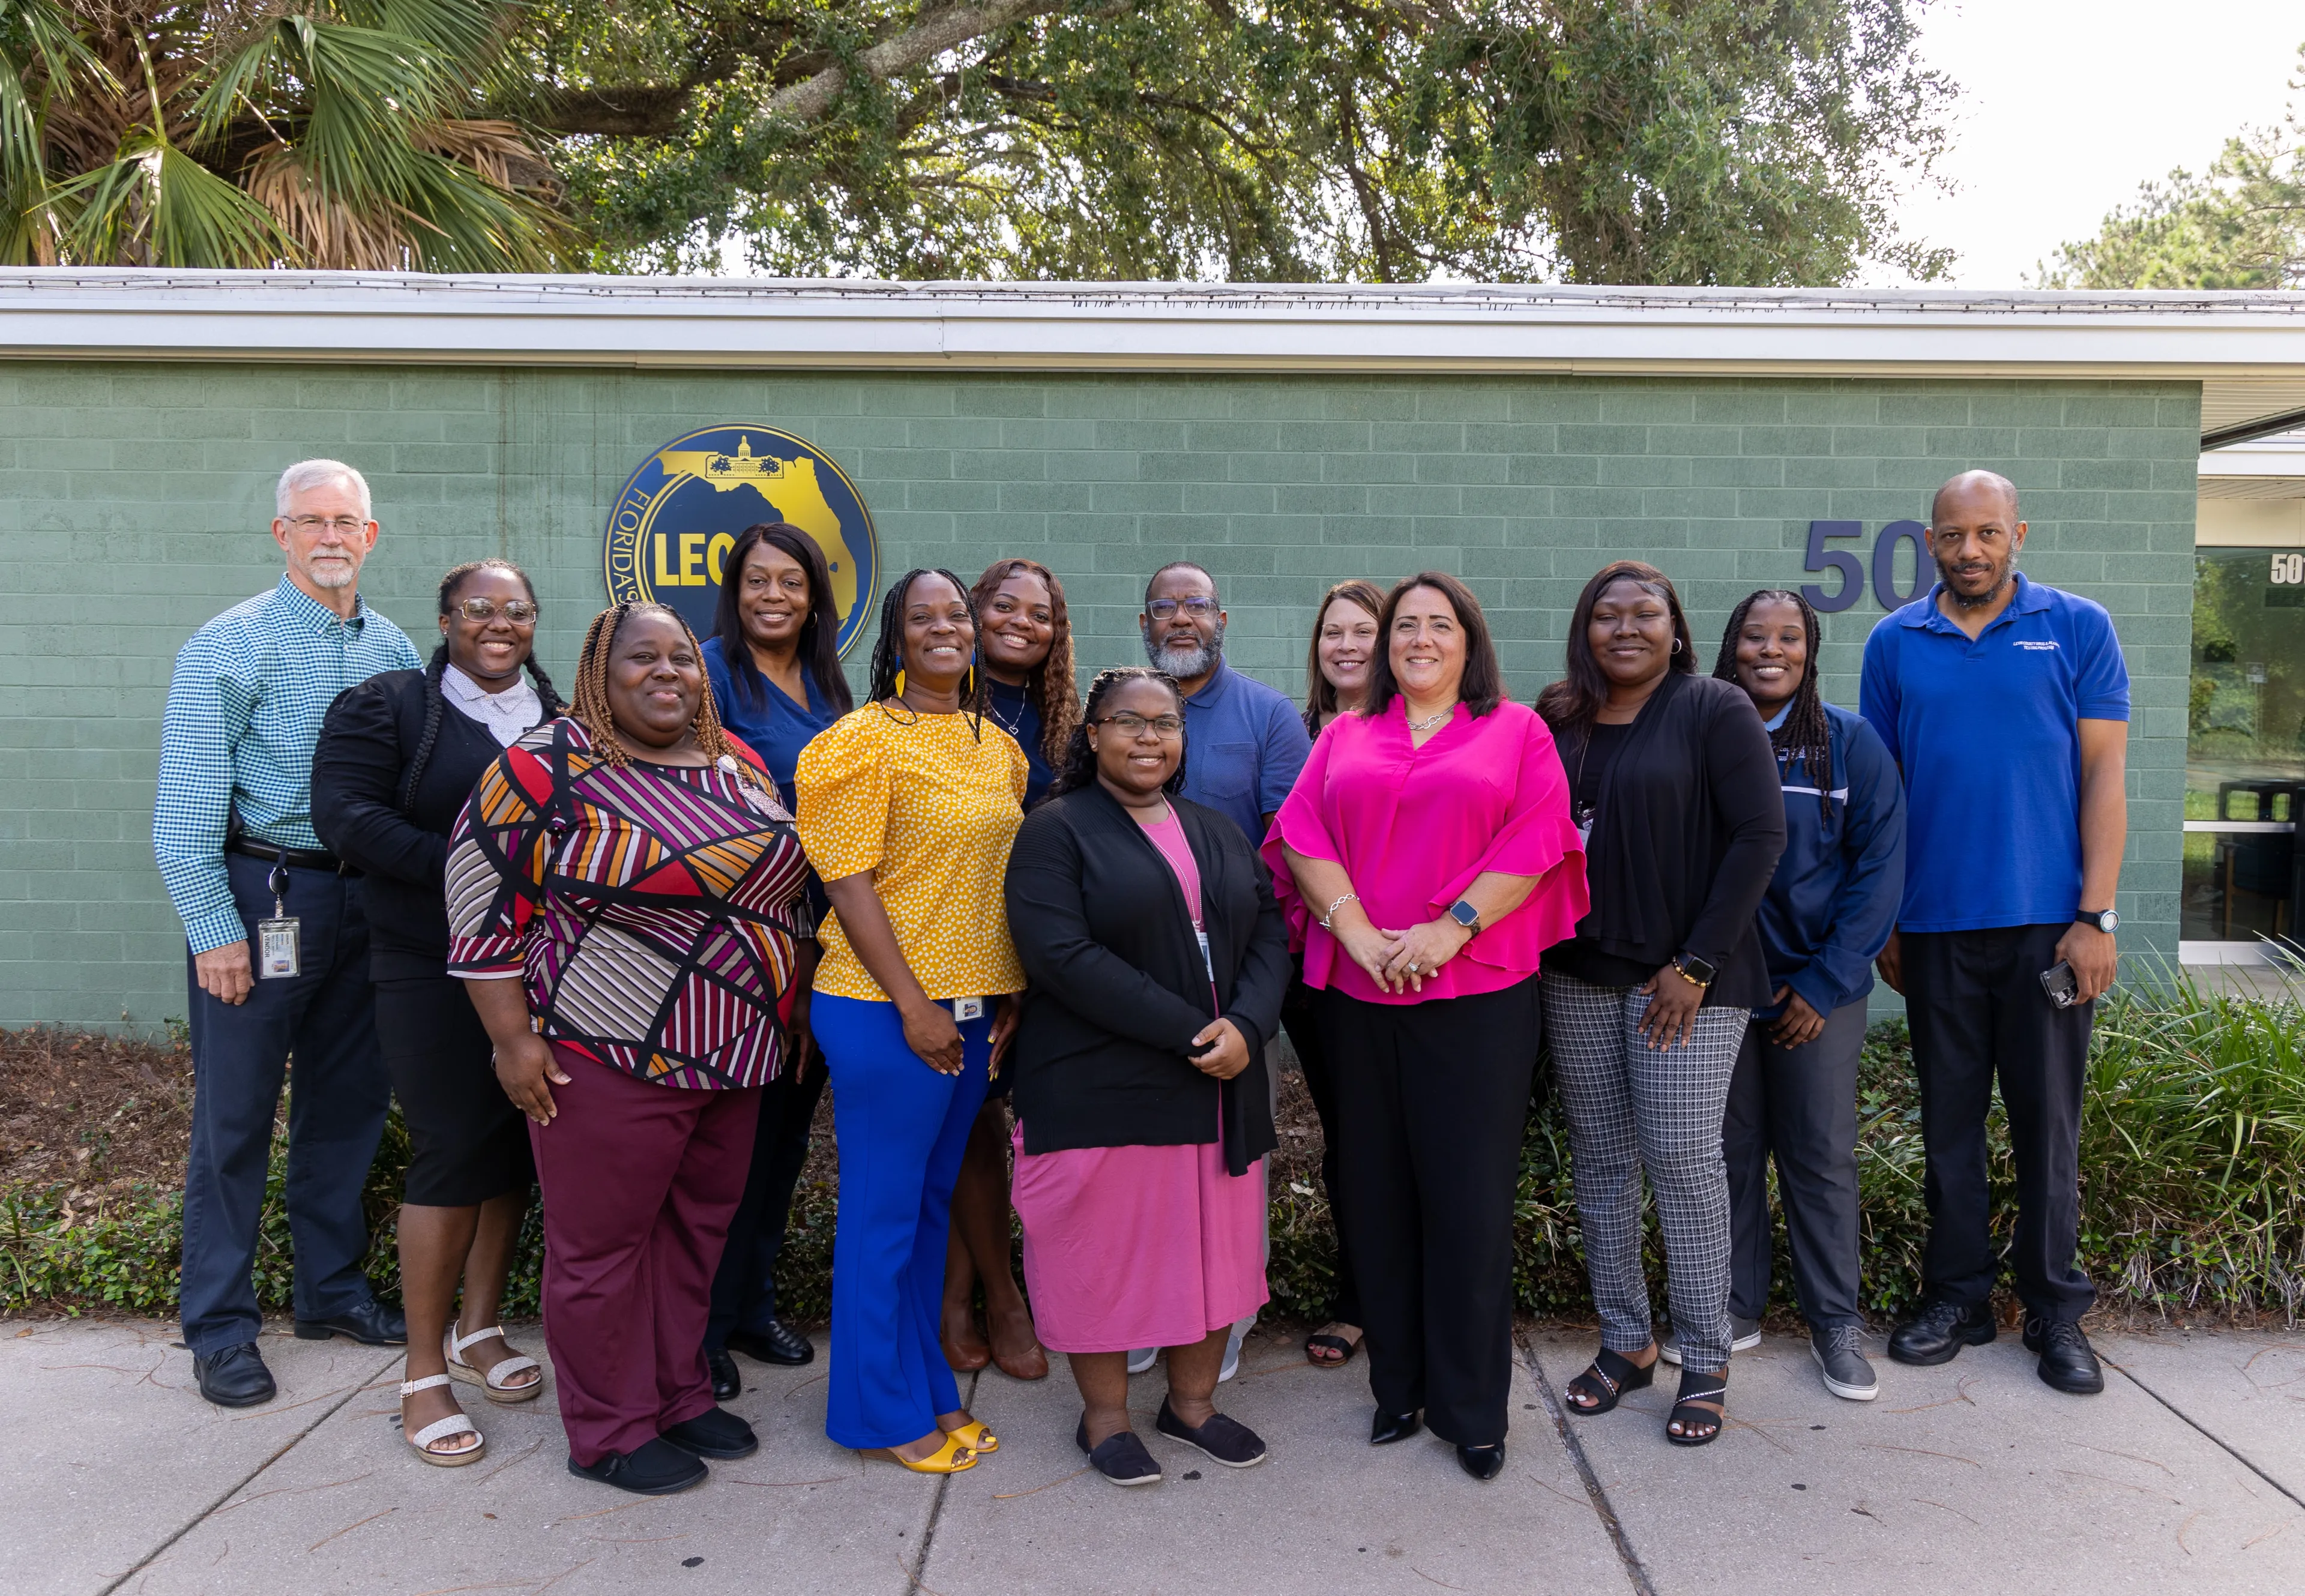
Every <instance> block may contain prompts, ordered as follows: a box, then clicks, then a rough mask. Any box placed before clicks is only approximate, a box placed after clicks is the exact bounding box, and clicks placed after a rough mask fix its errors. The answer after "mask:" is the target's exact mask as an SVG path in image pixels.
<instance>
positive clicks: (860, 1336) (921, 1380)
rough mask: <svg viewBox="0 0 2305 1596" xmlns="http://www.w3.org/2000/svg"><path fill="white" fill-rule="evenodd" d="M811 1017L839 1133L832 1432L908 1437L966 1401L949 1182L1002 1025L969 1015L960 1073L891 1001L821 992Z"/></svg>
mask: <svg viewBox="0 0 2305 1596" xmlns="http://www.w3.org/2000/svg"><path fill="white" fill-rule="evenodd" d="M987 1008H988V1011H989V1009H990V1005H988V1006H987ZM809 1026H810V1029H811V1030H812V1031H815V1033H816V1041H817V1045H818V1046H819V1047H820V1048H823V1049H824V1059H825V1063H826V1064H827V1065H829V1066H830V1068H831V1075H832V1123H833V1129H834V1132H835V1133H836V1134H837V1135H838V1137H839V1141H840V1218H839V1224H838V1227H837V1228H836V1229H835V1231H834V1233H833V1252H832V1358H831V1362H832V1369H831V1373H830V1376H829V1391H828V1393H827V1396H826V1401H825V1414H824V1432H825V1434H827V1435H829V1436H830V1437H831V1438H832V1439H834V1440H835V1441H837V1442H838V1443H839V1444H840V1445H842V1446H844V1447H897V1446H902V1445H903V1444H904V1443H905V1442H906V1441H915V1440H918V1439H921V1438H922V1437H923V1436H924V1435H927V1434H929V1433H930V1432H931V1431H932V1430H935V1429H936V1427H937V1422H936V1416H937V1415H938V1414H939V1413H951V1412H952V1411H953V1410H954V1409H956V1408H957V1407H958V1406H959V1405H960V1387H959V1386H958V1385H957V1383H956V1382H955V1381H954V1380H953V1378H952V1368H951V1366H950V1365H949V1364H948V1363H946V1362H945V1361H944V1353H943V1350H942V1348H941V1347H940V1346H939V1345H938V1342H937V1329H938V1320H939V1316H940V1312H941V1310H942V1307H943V1303H944V1259H945V1243H946V1236H947V1235H948V1231H949V1228H950V1226H951V1219H952V1188H953V1183H954V1182H955V1181H957V1180H958V1179H959V1178H960V1156H961V1154H962V1152H963V1151H965V1150H966V1148H967V1146H968V1132H969V1127H970V1126H971V1125H974V1123H975V1122H976V1111H977V1109H978V1108H982V1106H983V1103H984V1089H985V1084H986V1075H987V1074H988V1072H989V1069H990V1067H991V1061H992V1040H991V1035H992V1023H991V1017H990V1014H989V1012H988V1014H987V1016H986V1017H984V1018H982V1019H975V1020H968V1021H965V1022H963V1023H962V1024H961V1027H960V1036H961V1042H962V1058H963V1064H962V1068H961V1072H960V1074H957V1075H946V1074H939V1073H938V1072H937V1071H935V1070H932V1069H931V1068H930V1067H929V1066H928V1065H926V1064H923V1062H922V1061H921V1057H920V1055H919V1054H917V1053H915V1052H914V1051H913V1050H912V1048H909V1047H907V1046H906V1043H905V1027H904V1022H903V1021H901V1020H899V1019H898V1018H897V1006H896V1005H895V1004H893V1003H868V1002H865V1001H863V1000H862V999H859V998H855V997H833V996H831V995H830V994H829V993H825V992H819V993H817V994H816V995H815V996H814V997H812V999H811V1000H810V1005H809Z"/></svg>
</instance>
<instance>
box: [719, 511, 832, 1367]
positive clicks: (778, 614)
mask: <svg viewBox="0 0 2305 1596" xmlns="http://www.w3.org/2000/svg"><path fill="white" fill-rule="evenodd" d="M721 569H722V572H723V573H724V574H723V576H722V578H721V582H720V607H719V613H718V614H717V615H715V616H714V617H713V635H712V636H711V637H710V638H708V639H706V640H705V643H704V670H705V675H707V676H708V677H709V678H710V681H711V684H712V702H713V705H714V707H715V708H716V709H718V710H719V715H720V724H721V725H722V726H724V727H726V728H727V730H728V731H729V732H731V733H733V734H735V735H736V736H737V737H739V738H741V739H742V740H743V741H744V743H745V744H746V746H748V747H750V748H751V749H752V751H753V752H754V753H757V754H759V755H760V756H761V763H762V764H764V765H766V766H767V767H768V771H769V775H770V777H772V778H774V780H775V782H776V784H777V792H778V794H780V795H781V796H782V798H783V799H784V805H785V808H786V809H787V811H789V810H791V809H792V808H793V770H794V768H795V766H797V765H798V764H799V762H800V751H801V750H802V749H804V748H805V747H807V746H808V743H809V740H810V739H811V738H812V737H814V736H815V735H816V734H818V733H819V732H821V731H822V730H823V729H824V728H825V727H827V726H830V725H831V724H832V723H833V722H834V721H836V720H838V719H839V718H840V717H842V716H843V715H846V713H848V711H849V709H852V708H853V707H854V703H853V700H852V699H851V696H850V694H849V691H848V681H847V678H846V677H845V676H843V675H841V672H840V651H839V649H838V646H837V640H838V636H839V632H840V615H839V612H838V610H837V609H835V608H834V607H833V601H832V573H831V571H830V570H829V568H828V567H827V566H826V565H825V562H824V553H823V551H822V550H821V549H820V548H817V546H816V540H815V539H812V538H811V537H810V536H809V535H808V534H807V533H806V532H804V531H801V530H800V529H799V528H798V527H796V526H790V525H787V524H786V523H785V522H764V523H762V524H761V525H759V526H748V527H746V528H745V529H744V531H741V532H739V533H737V534H736V546H735V547H734V548H731V549H729V551H728V557H727V562H726V563H725V564H724V565H722V567H721ZM809 901H810V905H811V907H812V910H813V911H814V913H815V915H816V916H820V917H821V915H822V914H823V913H824V906H825V905H824V888H823V887H821V886H820V885H819V884H818V883H817V882H816V881H815V880H814V879H811V880H810V882H809ZM816 959H817V947H816V944H815V943H814V942H812V941H811V942H804V943H803V944H802V945H801V952H800V960H801V971H800V980H799V982H798V989H799V992H800V997H799V1000H798V1002H799V1006H797V1007H796V1008H795V1011H794V1014H793V1032H794V1035H795V1039H796V1040H797V1041H798V1043H799V1046H798V1048H796V1049H795V1052H794V1054H793V1057H794V1060H795V1062H794V1066H793V1068H791V1069H789V1070H787V1071H786V1072H785V1073H784V1074H780V1075H778V1077H777V1078H776V1079H775V1080H774V1081H772V1082H770V1083H769V1084H768V1085H767V1086H766V1087H764V1088H762V1089H761V1125H760V1130H759V1132H758V1133H756V1134H755V1135H754V1137H753V1166H752V1171H751V1173H750V1174H749V1175H748V1176H746V1177H745V1180H744V1197H743V1199H742V1200H741V1201H739V1202H738V1203H737V1205H736V1214H735V1216H734V1217H733V1218H731V1219H730V1220H729V1222H728V1244H727V1247H726V1249H725V1250H724V1251H723V1252H721V1254H720V1266H719V1270H718V1271H717V1272H716V1273H715V1274H714V1276H713V1278H712V1314H711V1317H710V1319H709V1320H707V1321H706V1323H705V1327H704V1358H705V1362H706V1363H707V1364H708V1365H709V1366H710V1370H711V1374H712V1395H713V1397H714V1399H715V1400H716V1401H721V1402H726V1401H727V1400H728V1399H729V1398H730V1397H732V1396H736V1394H737V1393H738V1392H740V1391H741V1390H743V1389H744V1380H743V1378H742V1376H740V1375H739V1374H738V1373H737V1371H736V1359H735V1358H733V1357H732V1356H730V1355H729V1354H730V1352H731V1349H734V1350H735V1351H736V1352H741V1353H743V1354H744V1355H745V1356H747V1357H750V1358H755V1359H758V1360H759V1361H760V1362H761V1363H785V1364H791V1363H808V1362H809V1361H810V1360H811V1359H812V1358H814V1357H815V1356H816V1349H815V1347H814V1346H812V1345H810V1343H809V1340H808V1337H805V1336H804V1335H802V1334H800V1333H799V1332H798V1331H797V1330H795V1329H790V1328H789V1327H787V1325H786V1324H785V1323H784V1321H783V1320H779V1319H778V1317H777V1295H776V1280H775V1272H774V1271H775V1269H776V1261H777V1253H778V1250H779V1249H780V1248H782V1247H783V1245H784V1239H785V1221H786V1219H787V1217H788V1216H789V1215H790V1214H791V1212H792V1198H793V1187H794V1186H795V1184H798V1183H799V1180H800V1171H801V1166H802V1164H803V1163H804V1162H805V1161H806V1160H807V1158H808V1130H809V1125H810V1122H811V1121H812V1120H813V1119H814V1118H815V1117H816V1103H817V1099H818V1098H820V1097H821V1096H822V1095H823V1092H824V1069H823V1066H822V1065H821V1062H819V1061H817V1060H815V1059H813V1058H812V1054H813V1052H814V1051H815V1049H814V1048H813V1046H812V1044H811V1043H810V1041H809V1039H808V1010H807V1003H808V988H809V982H810V981H811V979H812V977H813V976H814V974H815V971H816Z"/></svg>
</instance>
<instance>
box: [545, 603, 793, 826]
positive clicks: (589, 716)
mask: <svg viewBox="0 0 2305 1596" xmlns="http://www.w3.org/2000/svg"><path fill="white" fill-rule="evenodd" d="M634 615H665V616H668V617H669V618H670V620H671V621H672V624H674V625H676V626H677V627H679V628H680V632H681V635H682V636H683V637H685V638H686V639H687V640H688V646H689V647H690V648H691V649H693V650H695V653H696V658H697V671H698V674H699V675H702V674H703V660H704V650H703V648H702V645H701V644H699V643H698V642H697V641H696V633H695V632H694V631H693V630H692V629H691V628H690V626H689V624H688V623H687V622H686V621H685V620H684V619H683V618H682V616H681V614H680V612H679V611H678V610H676V609H674V608H673V607H671V606H670V605H666V604H642V603H637V602H634V601H633V600H631V599H626V600H625V602H623V603H621V604H613V605H610V606H609V607H608V608H607V609H604V610H602V611H601V612H600V614H599V615H594V616H593V617H592V624H591V625H590V626H588V627H586V628H585V629H584V647H583V649H581V650H580V651H579V652H578V654H577V656H576V688H575V692H576V701H575V704H574V707H573V708H572V709H571V710H570V713H571V714H572V715H573V716H574V717H575V719H576V720H577V721H578V722H579V723H580V724H581V725H582V726H583V728H584V729H585V730H586V731H587V732H589V733H591V740H592V752H593V754H594V755H595V757H597V758H599V759H600V760H602V761H603V762H605V763H606V764H608V766H610V767H611V768H615V769H618V770H622V769H623V768H625V766H626V765H627V764H628V763H629V762H630V761H631V757H632V756H631V755H630V754H628V753H626V752H625V745H624V743H623V742H622V741H621V740H619V739H618V737H617V717H616V714H615V712H614V711H613V710H612V709H609V707H608V656H609V654H610V653H611V652H613V651H614V650H615V649H616V646H617V632H619V631H621V630H622V629H623V627H624V624H625V621H626V620H628V619H630V618H631V617H632V616H634ZM702 686H703V689H704V693H703V697H702V699H701V700H698V702H697V705H696V716H695V718H693V720H691V721H690V722H689V723H688V726H689V729H690V730H691V731H692V732H693V733H694V734H696V745H697V747H699V748H700V749H702V750H703V751H704V757H705V758H706V759H708V760H711V761H712V762H713V763H714V764H716V765H717V764H719V762H720V760H724V759H727V760H734V761H735V763H736V779H737V780H738V781H740V782H742V783H744V785H748V786H754V787H762V788H764V789H765V786H766V784H765V782H764V781H763V779H762V777H761V773H760V772H759V771H758V770H756V769H754V768H753V762H752V761H751V760H747V759H745V758H744V757H743V756H742V755H740V754H738V753H737V752H736V748H735V746H734V745H733V744H732V743H731V742H730V740H729V736H728V734H727V731H726V730H725V729H724V728H723V727H722V726H721V725H720V711H719V708H718V707H717V706H716V705H715V704H714V703H713V701H712V682H711V678H710V676H706V678H705V680H704V682H703V683H702Z"/></svg>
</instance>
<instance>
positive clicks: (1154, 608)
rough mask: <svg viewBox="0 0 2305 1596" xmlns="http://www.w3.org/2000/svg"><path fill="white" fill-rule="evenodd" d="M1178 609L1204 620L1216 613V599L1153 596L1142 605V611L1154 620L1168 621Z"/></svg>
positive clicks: (1196, 619) (1173, 617) (1172, 618)
mask: <svg viewBox="0 0 2305 1596" xmlns="http://www.w3.org/2000/svg"><path fill="white" fill-rule="evenodd" d="M1180 609H1181V610H1183V611H1184V612H1185V613H1186V614H1187V615H1190V616H1192V617H1193V619H1195V621H1198V620H1204V619H1205V618H1207V617H1208V616H1210V615H1214V614H1216V613H1217V601H1216V600H1215V599H1153V600H1152V602H1151V603H1150V604H1148V605H1146V606H1145V607H1144V613H1145V614H1146V615H1151V616H1152V618H1153V619H1154V620H1156V621H1170V620H1174V619H1175V618H1176V615H1177V612H1178V610H1180Z"/></svg>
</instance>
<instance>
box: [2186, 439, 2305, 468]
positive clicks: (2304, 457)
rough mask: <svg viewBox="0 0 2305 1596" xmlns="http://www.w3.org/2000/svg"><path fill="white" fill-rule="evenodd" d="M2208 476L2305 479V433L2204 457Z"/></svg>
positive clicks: (2230, 446) (2228, 448)
mask: <svg viewBox="0 0 2305 1596" xmlns="http://www.w3.org/2000/svg"><path fill="white" fill-rule="evenodd" d="M2201 475H2203V476H2205V477H2305V432H2284V433H2281V434H2279V435H2278V436H2276V437H2260V438H2255V439H2252V440H2251V441H2250V442H2248V443H2245V444H2227V445H2226V446H2224V448H2222V449H2211V450H2210V451H2208V452H2207V454H2203V455H2202V456H2201Z"/></svg>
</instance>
